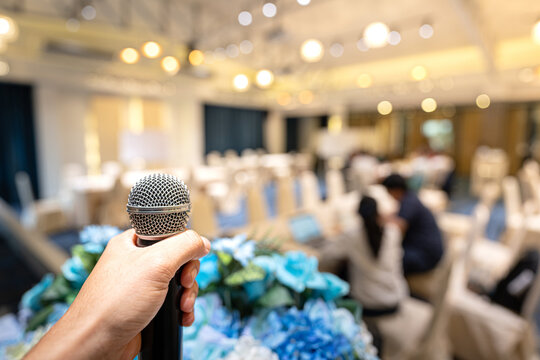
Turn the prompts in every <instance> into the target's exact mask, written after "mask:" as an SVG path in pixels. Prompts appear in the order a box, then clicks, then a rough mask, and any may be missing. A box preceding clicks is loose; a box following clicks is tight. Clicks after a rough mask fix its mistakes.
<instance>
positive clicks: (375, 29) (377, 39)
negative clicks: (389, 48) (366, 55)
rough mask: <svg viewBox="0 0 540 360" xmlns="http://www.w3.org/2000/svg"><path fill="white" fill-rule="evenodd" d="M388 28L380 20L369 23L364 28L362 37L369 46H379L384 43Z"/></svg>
mask: <svg viewBox="0 0 540 360" xmlns="http://www.w3.org/2000/svg"><path fill="white" fill-rule="evenodd" d="M389 32H390V29H388V26H386V24H384V23H382V22H374V23H371V24H369V25H368V26H367V27H366V29H365V30H364V39H365V41H366V44H367V46H369V47H370V48H380V47H383V46H385V45H386V39H388V33H389Z"/></svg>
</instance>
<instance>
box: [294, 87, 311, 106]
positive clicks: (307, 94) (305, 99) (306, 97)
mask: <svg viewBox="0 0 540 360" xmlns="http://www.w3.org/2000/svg"><path fill="white" fill-rule="evenodd" d="M298 101H300V104H303V105H308V104H311V103H312V102H313V93H312V92H311V91H309V90H303V91H300V94H298Z"/></svg>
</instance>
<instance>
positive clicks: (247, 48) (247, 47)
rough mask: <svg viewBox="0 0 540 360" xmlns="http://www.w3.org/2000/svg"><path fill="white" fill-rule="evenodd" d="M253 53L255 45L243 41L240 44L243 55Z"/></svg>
mask: <svg viewBox="0 0 540 360" xmlns="http://www.w3.org/2000/svg"><path fill="white" fill-rule="evenodd" d="M252 51H253V43H252V42H251V41H249V40H243V41H242V42H241V43H240V52H241V53H242V54H250V53H251V52H252Z"/></svg>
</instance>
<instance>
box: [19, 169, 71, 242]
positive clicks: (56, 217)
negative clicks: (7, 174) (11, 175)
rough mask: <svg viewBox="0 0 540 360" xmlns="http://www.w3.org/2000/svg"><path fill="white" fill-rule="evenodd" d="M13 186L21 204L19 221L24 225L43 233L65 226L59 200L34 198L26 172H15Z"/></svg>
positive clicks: (61, 228) (65, 221) (65, 222)
mask: <svg viewBox="0 0 540 360" xmlns="http://www.w3.org/2000/svg"><path fill="white" fill-rule="evenodd" d="M15 186H16V188H17V193H18V195H19V200H20V202H21V206H22V214H21V222H22V223H23V225H24V226H25V227H27V228H30V229H34V230H37V231H40V232H42V233H44V234H47V233H52V232H55V231H60V230H64V229H65V228H66V227H67V224H68V221H67V217H66V215H65V213H64V210H63V208H62V204H61V202H60V201H59V200H57V199H40V200H36V199H35V198H34V192H33V191H32V184H31V182H30V177H29V176H28V173H26V172H24V171H20V172H18V173H17V174H15Z"/></svg>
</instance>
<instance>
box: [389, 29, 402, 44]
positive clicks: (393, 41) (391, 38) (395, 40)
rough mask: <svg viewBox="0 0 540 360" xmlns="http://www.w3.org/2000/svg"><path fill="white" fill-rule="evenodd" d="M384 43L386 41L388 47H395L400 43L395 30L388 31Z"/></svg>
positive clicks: (398, 34)
mask: <svg viewBox="0 0 540 360" xmlns="http://www.w3.org/2000/svg"><path fill="white" fill-rule="evenodd" d="M386 41H388V43H389V44H390V45H393V46H396V45H397V44H399V43H400V42H401V34H400V33H399V32H398V31H396V30H393V31H390V33H389V34H388V39H387V40H386Z"/></svg>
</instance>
